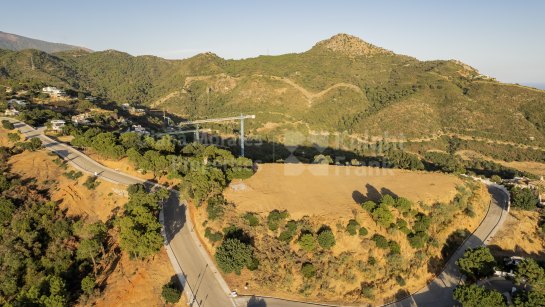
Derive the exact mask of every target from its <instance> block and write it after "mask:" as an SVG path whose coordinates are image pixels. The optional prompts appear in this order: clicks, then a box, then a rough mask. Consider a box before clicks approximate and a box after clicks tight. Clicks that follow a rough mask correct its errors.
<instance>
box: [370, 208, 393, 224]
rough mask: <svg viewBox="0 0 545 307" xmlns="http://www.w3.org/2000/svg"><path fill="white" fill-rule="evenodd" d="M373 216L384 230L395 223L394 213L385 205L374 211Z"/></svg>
mask: <svg viewBox="0 0 545 307" xmlns="http://www.w3.org/2000/svg"><path fill="white" fill-rule="evenodd" d="M371 215H372V216H373V219H374V220H375V222H377V224H379V225H381V226H382V227H384V228H388V227H389V226H390V224H392V222H393V221H394V216H393V215H392V212H390V210H389V209H388V206H386V205H385V204H380V205H379V206H378V207H377V208H376V209H375V210H373V212H372V213H371Z"/></svg>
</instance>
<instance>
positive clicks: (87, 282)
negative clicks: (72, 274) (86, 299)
mask: <svg viewBox="0 0 545 307" xmlns="http://www.w3.org/2000/svg"><path fill="white" fill-rule="evenodd" d="M95 287H96V281H95V279H94V278H93V277H92V276H85V277H84V278H83V279H82V280H81V290H82V291H83V293H85V294H87V295H91V294H93V292H94V291H95Z"/></svg>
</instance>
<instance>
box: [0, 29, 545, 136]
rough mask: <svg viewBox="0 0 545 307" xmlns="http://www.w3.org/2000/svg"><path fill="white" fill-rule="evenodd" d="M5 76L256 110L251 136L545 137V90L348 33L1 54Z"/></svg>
mask: <svg viewBox="0 0 545 307" xmlns="http://www.w3.org/2000/svg"><path fill="white" fill-rule="evenodd" d="M455 56H456V55H453V57H455ZM0 84H2V85H4V86H15V87H17V86H20V85H21V84H31V85H34V86H36V87H39V86H41V85H44V84H48V85H56V86H61V87H64V88H71V89H74V90H77V91H84V92H88V93H90V94H92V95H95V96H101V97H105V98H108V99H110V100H112V101H115V102H117V103H119V104H121V103H127V102H128V103H137V104H144V105H149V106H152V107H155V108H158V109H166V110H167V111H168V112H171V113H175V114H178V115H180V116H182V117H187V118H205V117H214V116H221V115H233V114H238V113H255V114H256V115H257V118H256V120H253V121H249V128H250V133H254V134H256V133H257V131H258V130H257V129H259V128H265V129H260V130H259V133H260V134H262V135H263V134H269V135H278V134H279V133H280V132H282V131H285V130H286V129H290V130H293V129H296V130H300V131H302V132H304V133H308V132H309V131H310V132H312V131H329V132H347V133H348V134H352V135H364V134H366V133H367V134H369V135H371V136H382V135H383V134H385V133H388V134H389V135H390V136H395V137H399V136H401V135H402V136H403V137H407V138H421V137H430V136H434V135H435V136H436V135H444V134H448V133H457V134H461V135H465V136H469V137H483V138H487V139H492V140H503V141H509V142H515V143H523V144H531V145H539V146H542V145H544V144H545V126H544V124H543V123H544V120H545V113H544V112H543V111H542V110H543V109H544V107H545V91H540V90H536V89H532V88H527V87H523V86H518V85H510V84H502V83H499V82H496V81H495V80H494V79H493V78H489V77H487V76H482V75H480V74H479V72H478V71H477V70H475V69H473V68H472V67H470V66H468V65H465V64H463V63H460V62H458V61H454V60H448V61H425V62H423V61H419V60H417V59H415V58H412V57H409V56H404V55H397V54H395V53H393V52H390V51H387V50H384V49H381V48H379V47H376V46H373V45H371V44H368V43H366V42H364V41H362V40H360V39H358V38H355V37H352V36H348V35H344V34H339V35H336V36H334V37H332V38H330V39H328V40H325V41H322V42H319V43H318V44H316V45H315V46H314V47H313V48H311V49H310V50H308V51H306V52H303V53H299V54H285V55H280V56H259V57H256V58H249V59H243V60H225V59H222V58H220V57H218V56H216V55H215V54H212V53H204V54H199V55H197V56H194V57H192V58H189V59H184V60H165V59H161V58H157V57H152V56H139V57H133V56H131V55H129V54H126V53H122V52H118V51H113V50H108V51H103V52H93V53H88V52H82V51H69V52H62V53H58V54H53V55H51V54H46V53H43V52H40V51H35V50H25V51H21V52H13V51H5V50H4V51H0Z"/></svg>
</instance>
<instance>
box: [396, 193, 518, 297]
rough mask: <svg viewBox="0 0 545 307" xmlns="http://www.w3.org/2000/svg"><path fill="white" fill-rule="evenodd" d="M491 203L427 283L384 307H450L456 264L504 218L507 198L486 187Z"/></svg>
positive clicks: (456, 279)
mask: <svg viewBox="0 0 545 307" xmlns="http://www.w3.org/2000/svg"><path fill="white" fill-rule="evenodd" d="M488 192H489V193H490V194H491V195H492V202H491V204H490V207H489V209H488V212H487V214H486V216H485V218H484V219H483V220H482V222H481V224H480V225H479V227H478V228H477V229H476V230H475V232H473V234H472V235H471V236H470V237H469V238H468V239H467V240H466V241H465V242H464V243H463V244H462V245H461V246H460V247H459V248H458V249H457V250H456V252H455V253H454V254H453V255H452V257H451V258H450V259H449V261H448V262H447V264H446V266H445V268H444V269H443V271H442V272H441V274H439V276H437V277H436V278H435V279H434V280H433V281H432V282H431V283H429V284H428V285H427V286H426V287H424V288H423V289H422V290H420V291H418V292H416V293H414V294H413V295H412V296H410V297H408V298H406V299H404V300H401V301H399V302H396V303H392V304H388V305H387V306H395V307H406V306H434V307H436V306H437V307H441V306H445V307H446V306H454V305H456V302H455V301H454V300H453V299H452V291H453V290H454V288H456V286H457V285H458V284H459V283H460V280H461V278H462V274H461V273H460V271H459V270H458V267H457V266H456V261H457V260H458V259H459V258H460V257H462V256H463V255H464V252H465V251H466V250H467V249H469V248H476V247H479V246H483V245H486V244H487V243H488V241H489V240H490V239H491V237H492V236H493V235H494V234H495V232H496V231H497V230H498V229H499V228H500V227H501V224H502V223H503V220H504V219H505V217H506V216H507V206H508V196H507V195H506V194H505V192H503V191H502V190H501V189H500V188H498V187H495V186H493V185H491V186H489V187H488Z"/></svg>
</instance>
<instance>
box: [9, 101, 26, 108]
mask: <svg viewBox="0 0 545 307" xmlns="http://www.w3.org/2000/svg"><path fill="white" fill-rule="evenodd" d="M27 104H28V102H26V101H25V100H20V99H10V100H8V105H10V106H13V105H18V106H21V107H24V106H26V105H27Z"/></svg>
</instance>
